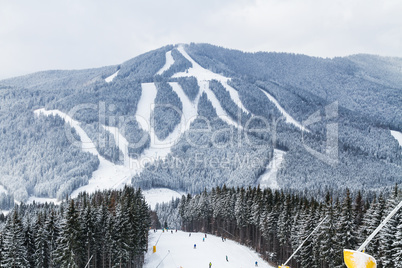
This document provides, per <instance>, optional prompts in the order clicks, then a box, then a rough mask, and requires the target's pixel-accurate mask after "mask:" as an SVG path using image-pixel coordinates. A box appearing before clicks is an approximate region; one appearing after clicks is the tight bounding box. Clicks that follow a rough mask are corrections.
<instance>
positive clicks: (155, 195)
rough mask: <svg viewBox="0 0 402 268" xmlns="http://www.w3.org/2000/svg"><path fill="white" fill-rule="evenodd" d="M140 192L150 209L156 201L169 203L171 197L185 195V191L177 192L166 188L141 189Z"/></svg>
mask: <svg viewBox="0 0 402 268" xmlns="http://www.w3.org/2000/svg"><path fill="white" fill-rule="evenodd" d="M142 194H143V195H144V197H145V200H146V201H147V203H148V206H150V207H151V209H154V208H155V205H156V204H157V203H160V204H161V203H169V202H170V201H171V200H172V199H176V198H181V197H182V195H185V193H179V192H176V191H174V190H171V189H167V188H153V189H149V190H143V191H142Z"/></svg>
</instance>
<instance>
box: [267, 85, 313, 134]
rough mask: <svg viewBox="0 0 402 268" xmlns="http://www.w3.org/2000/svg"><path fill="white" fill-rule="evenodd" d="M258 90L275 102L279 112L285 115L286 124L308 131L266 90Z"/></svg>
mask: <svg viewBox="0 0 402 268" xmlns="http://www.w3.org/2000/svg"><path fill="white" fill-rule="evenodd" d="M260 90H261V91H262V93H264V94H265V96H267V98H268V99H269V100H270V101H271V102H272V103H273V104H275V106H276V108H278V110H279V111H280V112H281V114H282V115H283V116H284V117H285V122H286V123H288V124H292V125H294V126H295V127H297V128H299V129H300V130H302V131H306V132H310V131H309V130H308V129H307V128H305V127H304V126H303V125H302V124H300V123H299V122H297V121H296V120H295V119H294V118H293V117H292V116H291V115H290V114H288V113H287V112H286V111H285V109H283V107H282V106H281V105H280V104H279V102H278V101H277V100H276V99H275V98H274V97H273V96H272V95H271V94H269V93H268V92H266V91H264V90H262V89H261V88H260Z"/></svg>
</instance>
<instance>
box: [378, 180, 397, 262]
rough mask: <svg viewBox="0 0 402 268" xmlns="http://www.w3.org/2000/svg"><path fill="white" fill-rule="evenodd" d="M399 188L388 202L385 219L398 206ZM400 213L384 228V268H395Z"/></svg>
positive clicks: (382, 243) (382, 259)
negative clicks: (396, 238)
mask: <svg viewBox="0 0 402 268" xmlns="http://www.w3.org/2000/svg"><path fill="white" fill-rule="evenodd" d="M398 203H399V202H398V187H397V186H395V189H394V192H393V194H392V196H391V197H390V199H389V200H388V202H387V209H386V213H385V214H384V218H385V217H386V216H388V214H389V213H390V212H391V211H392V210H393V209H394V208H395V207H396V206H397V204H398ZM399 215H400V212H399V213H397V214H396V215H394V216H393V217H392V218H391V219H390V220H389V221H388V223H387V224H386V225H385V226H384V227H383V228H382V230H381V233H380V240H381V243H380V252H381V257H380V260H381V264H382V265H383V267H395V264H396V263H395V260H394V255H395V254H396V253H397V252H396V249H395V247H394V242H395V237H396V233H397V227H398V225H399V224H398V218H399Z"/></svg>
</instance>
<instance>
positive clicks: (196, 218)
mask: <svg viewBox="0 0 402 268" xmlns="http://www.w3.org/2000/svg"><path fill="white" fill-rule="evenodd" d="M332 192H333V191H328V192H327V193H326V194H325V197H324V198H321V199H322V200H319V199H317V198H315V197H308V196H309V195H310V194H311V193H308V192H305V193H301V192H295V191H272V190H271V189H265V190H261V189H260V188H258V187H257V188H255V187H254V188H251V187H249V188H228V187H226V186H223V187H216V188H213V189H212V191H210V192H207V191H203V192H202V193H200V194H197V195H193V196H192V195H190V194H188V195H187V196H183V197H182V198H181V199H176V200H172V201H171V202H170V203H169V204H158V205H157V207H156V209H155V210H156V212H157V214H158V216H159V220H160V223H161V224H162V225H165V226H168V227H171V228H180V227H181V228H183V229H184V230H186V231H189V232H196V231H198V232H206V233H211V234H215V235H218V236H222V237H224V238H229V239H233V240H236V241H238V242H240V243H241V244H244V245H247V246H249V247H252V248H254V249H255V250H256V251H257V252H259V253H260V254H261V255H262V256H263V257H264V258H265V259H267V260H268V261H270V262H271V263H273V264H275V265H280V264H282V263H284V262H285V261H286V260H287V259H288V257H290V255H291V254H292V253H293V251H295V250H296V248H297V247H298V246H299V245H300V244H301V243H302V241H303V240H304V239H305V238H306V237H307V236H308V235H309V234H310V233H311V232H312V231H313V230H314V228H315V227H316V226H317V225H318V224H319V222H320V221H322V220H323V219H324V218H325V217H327V218H326V220H325V221H324V222H323V224H322V225H321V227H320V228H319V229H318V231H316V232H315V233H314V234H313V235H312V236H311V237H310V238H309V239H308V240H307V241H306V243H305V244H304V246H303V248H302V249H301V250H300V251H299V252H298V253H297V254H296V256H295V257H294V259H293V260H292V261H291V262H290V263H289V264H288V265H290V266H291V267H328V268H333V267H344V264H343V252H342V251H343V249H353V250H354V249H356V248H358V247H359V246H360V245H361V244H362V243H363V242H364V240H366V238H367V237H368V236H369V235H370V234H371V233H372V232H373V231H374V229H375V228H377V226H378V225H379V224H380V223H381V221H382V220H383V219H384V218H385V217H386V216H387V215H388V214H389V212H390V211H391V210H392V209H394V207H396V205H397V204H398V203H399V202H400V201H401V200H402V192H401V191H400V190H398V187H397V186H396V187H395V188H394V189H393V190H392V192H391V193H389V192H384V193H380V194H376V193H373V192H371V193H370V192H366V193H365V194H362V192H360V191H356V192H350V191H349V190H348V189H347V190H345V191H343V192H333V193H332ZM310 196H311V195H310ZM366 252H367V253H368V254H370V255H372V256H374V257H375V258H376V260H377V267H402V211H399V212H398V213H397V214H396V215H394V217H393V218H392V219H391V220H390V221H389V222H388V224H387V225H386V226H385V227H384V228H383V229H382V230H381V232H380V233H379V234H378V235H377V236H376V237H375V238H374V239H373V240H372V241H371V243H370V244H369V245H368V246H367V248H366Z"/></svg>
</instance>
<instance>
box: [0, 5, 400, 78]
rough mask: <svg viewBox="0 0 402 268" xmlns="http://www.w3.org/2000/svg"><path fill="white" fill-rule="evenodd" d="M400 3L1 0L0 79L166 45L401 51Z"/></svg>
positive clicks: (327, 53) (329, 53)
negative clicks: (209, 44) (204, 44)
mask: <svg viewBox="0 0 402 268" xmlns="http://www.w3.org/2000/svg"><path fill="white" fill-rule="evenodd" d="M400 14H402V1H399V0H387V1H382V0H365V1H363V0H333V1H323V0H303V1H301V0H256V1H247V0H221V1H214V0H205V1H196V2H195V1H185V0H170V1H163V0H149V1H141V0H137V1H121V0H120V1H113V2H111V1H104V0H98V1H95V0H91V1H78V0H74V1H67V0H60V1H51V0H45V1H28V0H20V1H6V0H0V59H1V64H0V78H6V77H10V76H14V75H20V74H25V73H29V72H34V71H39V70H46V69H80V68H89V67H97V66H104V65H111V64H118V63H121V62H123V61H125V60H128V59H129V58H132V57H134V56H136V55H138V54H140V53H143V52H146V51H148V50H151V49H155V48H158V47H160V46H163V45H166V44H173V43H188V42H208V43H212V44H216V45H222V46H225V47H229V48H237V49H242V50H247V51H257V50H263V51H283V52H294V53H303V54H307V55H313V56H322V57H333V56H344V55H349V54H355V53H371V54H380V55H388V56H399V57H402V31H401V30H400V29H402V17H401V16H400Z"/></svg>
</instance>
